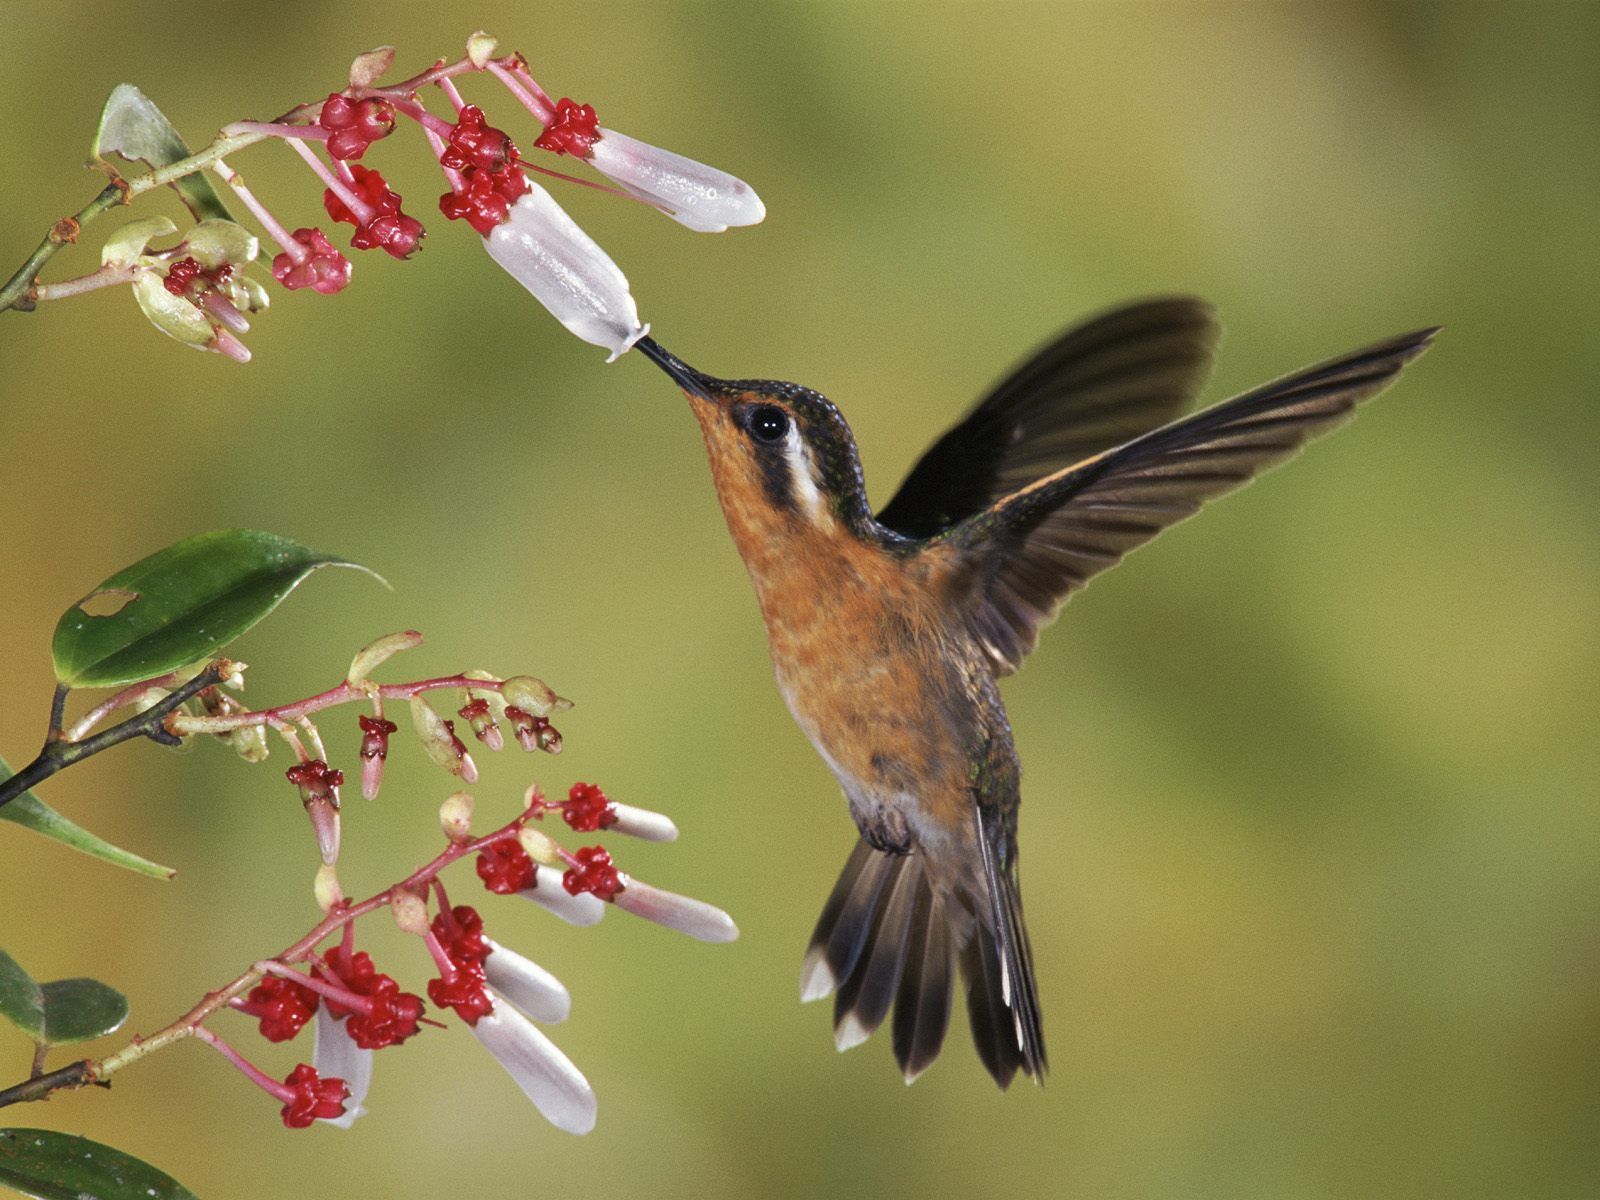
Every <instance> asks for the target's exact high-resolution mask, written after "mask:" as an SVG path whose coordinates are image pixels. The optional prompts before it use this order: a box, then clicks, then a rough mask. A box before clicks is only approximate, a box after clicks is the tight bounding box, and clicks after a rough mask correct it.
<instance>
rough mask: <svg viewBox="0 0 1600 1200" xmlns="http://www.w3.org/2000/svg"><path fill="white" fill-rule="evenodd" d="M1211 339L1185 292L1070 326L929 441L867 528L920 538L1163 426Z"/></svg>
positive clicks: (1199, 368)
mask: <svg viewBox="0 0 1600 1200" xmlns="http://www.w3.org/2000/svg"><path fill="white" fill-rule="evenodd" d="M1220 335H1221V327H1220V326H1219V325H1218V324H1217V318H1216V314H1215V312H1214V311H1213V310H1212V308H1211V306H1210V305H1209V304H1207V303H1205V301H1203V300H1196V299H1194V298H1192V297H1188V296H1174V297H1169V298H1164V299H1158V300H1146V301H1143V302H1141V303H1138V304H1131V305H1128V306H1127V307H1125V308H1118V309H1114V310H1112V311H1110V312H1107V313H1103V314H1101V315H1100V316H1098V317H1093V318H1091V319H1090V320H1088V321H1085V322H1083V323H1081V324H1079V325H1075V326H1073V327H1072V328H1071V329H1068V330H1067V331H1066V332H1064V333H1062V334H1060V335H1059V336H1057V337H1056V338H1055V339H1054V340H1053V341H1051V342H1050V343H1048V344H1047V345H1045V346H1044V347H1042V348H1041V349H1040V350H1039V351H1038V352H1037V353H1035V354H1034V355H1033V356H1032V357H1031V358H1029V359H1028V360H1027V361H1026V362H1024V363H1023V364H1022V365H1021V366H1020V367H1018V368H1017V369H1016V370H1015V371H1013V372H1012V373H1011V374H1010V375H1009V376H1007V377H1006V378H1005V380H1004V381H1002V382H1001V383H1000V384H999V385H997V386H996V387H995V388H994V390H992V391H991V392H990V393H989V394H988V395H987V396H985V397H984V398H983V399H982V400H980V401H979V402H978V404H977V405H976V406H975V407H974V408H973V410H972V411H971V412H970V413H968V414H967V416H966V417H965V419H963V420H962V421H961V423H960V424H958V425H956V426H955V427H954V428H953V429H951V430H950V431H949V432H948V433H946V434H945V435H944V436H943V437H941V438H940V439H939V440H938V441H937V442H935V443H934V444H933V446H932V447H931V448H930V449H929V450H928V452H927V453H926V454H924V455H923V456H922V458H921V459H920V460H919V461H918V463H917V465H916V466H915V467H913V468H912V469H911V473H910V474H909V475H908V476H906V480H905V482H904V483H903V484H901V485H900V490H899V491H898V492H897V493H895V497H894V499H892V500H890V501H889V503H888V505H886V506H885V507H884V510H883V511H882V512H881V513H879V514H878V521H879V523H880V524H882V525H885V526H887V527H888V528H890V529H892V530H894V531H895V532H896V533H900V534H904V535H905V536H906V537H932V536H933V535H934V534H936V533H941V532H943V531H944V530H946V529H948V528H950V527H951V526H952V525H955V524H956V523H958V522H960V521H963V520H965V519H966V518H967V517H970V516H972V515H973V514H974V513H978V512H981V511H982V510H983V509H985V508H987V507H989V505H991V504H993V503H994V502H995V501H996V500H998V499H999V498H1000V497H1001V496H1004V495H1006V494H1007V493H1009V492H1014V491H1016V490H1017V489H1018V488H1020V487H1025V486H1026V485H1028V484H1030V483H1032V482H1034V481H1035V480H1036V479H1041V478H1043V477H1044V476H1046V475H1049V474H1050V473H1052V472H1054V471H1059V470H1060V469H1061V468H1063V467H1066V466H1070V465H1071V464H1072V463H1075V462H1081V461H1082V460H1083V459H1085V458H1088V457H1089V456H1090V455H1091V454H1098V453H1099V452H1100V451H1102V450H1105V449H1107V448H1108V447H1111V446H1118V445H1121V444H1122V443H1123V442H1126V441H1128V440H1129V439H1130V438H1134V437H1137V436H1138V435H1139V434H1141V433H1144V432H1146V431H1147V430H1151V429H1154V428H1156V427H1157V426H1159V425H1164V424H1166V423H1167V422H1168V421H1172V420H1175V419H1176V418H1178V417H1179V416H1181V415H1183V414H1184V413H1185V412H1187V411H1188V410H1189V407H1190V405H1192V404H1193V402H1194V399H1195V397H1196V396H1197V395H1198V394H1199V392H1200V388H1201V387H1202V386H1203V385H1204V383H1205V380H1206V377H1207V375H1209V374H1210V371H1211V356H1212V351H1213V350H1214V349H1215V347H1216V343H1217V338H1218V337H1219V336H1220Z"/></svg>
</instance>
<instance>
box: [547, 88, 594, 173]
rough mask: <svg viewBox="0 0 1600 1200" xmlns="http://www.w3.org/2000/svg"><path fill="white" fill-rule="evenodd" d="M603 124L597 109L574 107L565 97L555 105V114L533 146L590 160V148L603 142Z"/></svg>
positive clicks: (575, 105) (581, 105)
mask: <svg viewBox="0 0 1600 1200" xmlns="http://www.w3.org/2000/svg"><path fill="white" fill-rule="evenodd" d="M600 137H601V134H600V122H599V119H598V118H597V117H596V116H595V115H594V109H593V108H592V107H591V106H589V105H587V104H575V103H574V102H573V101H571V100H568V99H567V98H566V97H565V96H563V97H562V98H561V99H560V100H558V101H557V102H556V113H555V116H554V117H552V118H551V120H550V124H548V125H547V126H545V130H544V132H543V133H541V134H540V135H539V139H538V141H536V142H534V143H533V144H534V145H535V146H537V147H539V149H541V150H549V151H552V152H553V153H556V154H571V155H572V156H574V157H575V158H588V157H589V148H590V147H591V146H593V145H594V144H595V143H596V142H598V141H599V140H600Z"/></svg>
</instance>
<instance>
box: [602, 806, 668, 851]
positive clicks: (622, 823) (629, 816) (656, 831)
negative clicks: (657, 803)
mask: <svg viewBox="0 0 1600 1200" xmlns="http://www.w3.org/2000/svg"><path fill="white" fill-rule="evenodd" d="M611 807H612V810H613V811H614V812H615V813H616V814H617V823H616V824H615V825H612V826H610V828H611V829H613V830H615V831H616V832H617V833H625V834H627V835H628V836H629V837H636V838H640V839H641V840H643V841H646V842H675V841H677V840H678V827H677V825H676V824H674V823H673V820H672V818H671V817H669V816H667V815H666V814H665V813H658V812H651V811H650V810H649V809H648V808H635V807H634V806H633V805H631V804H618V803H617V802H616V801H612V803H611Z"/></svg>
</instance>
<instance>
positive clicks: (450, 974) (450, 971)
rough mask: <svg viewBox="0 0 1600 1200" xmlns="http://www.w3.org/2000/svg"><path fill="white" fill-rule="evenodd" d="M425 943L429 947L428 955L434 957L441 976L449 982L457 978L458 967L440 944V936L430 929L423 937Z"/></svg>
mask: <svg viewBox="0 0 1600 1200" xmlns="http://www.w3.org/2000/svg"><path fill="white" fill-rule="evenodd" d="M422 940H423V942H424V943H425V944H426V945H427V947H428V953H429V954H431V955H433V962H434V965H435V966H437V967H438V968H439V974H440V975H442V976H443V977H444V978H445V980H446V981H447V982H448V981H449V980H451V979H454V978H455V977H456V965H455V963H453V962H451V961H450V956H449V955H448V954H446V953H445V949H444V946H443V945H442V944H440V942H439V938H438V935H437V934H435V933H434V932H433V930H432V929H429V930H428V932H427V933H425V934H423V935H422Z"/></svg>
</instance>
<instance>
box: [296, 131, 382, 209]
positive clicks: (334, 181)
mask: <svg viewBox="0 0 1600 1200" xmlns="http://www.w3.org/2000/svg"><path fill="white" fill-rule="evenodd" d="M286 140H287V141H288V143H289V145H290V146H292V147H293V148H294V152H295V153H296V154H298V155H299V156H300V157H301V158H303V159H305V160H306V164H307V165H308V166H309V167H310V168H311V169H312V170H313V171H315V172H316V173H317V178H318V179H320V180H322V182H323V183H325V184H327V186H328V190H329V191H330V192H332V193H333V194H334V195H335V196H337V197H339V201H340V203H342V204H343V205H344V206H345V207H346V208H348V209H349V210H350V211H351V212H352V213H353V214H355V216H356V217H357V219H359V220H360V222H361V223H362V224H363V225H370V224H372V218H373V217H375V216H377V215H378V210H377V209H375V208H373V207H372V206H371V205H370V204H368V203H367V202H366V201H365V200H363V199H362V198H361V197H360V196H358V195H356V194H355V193H354V192H352V191H351V190H350V189H349V188H348V187H347V186H345V183H344V181H343V180H342V179H340V178H339V177H338V176H336V175H335V174H334V173H333V172H332V171H330V170H328V168H327V166H326V165H324V163H323V161H322V160H321V159H320V158H318V157H317V155H316V152H315V151H313V150H312V149H311V147H310V146H308V145H306V144H305V143H304V142H302V141H301V140H300V139H299V138H288V139H286Z"/></svg>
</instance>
